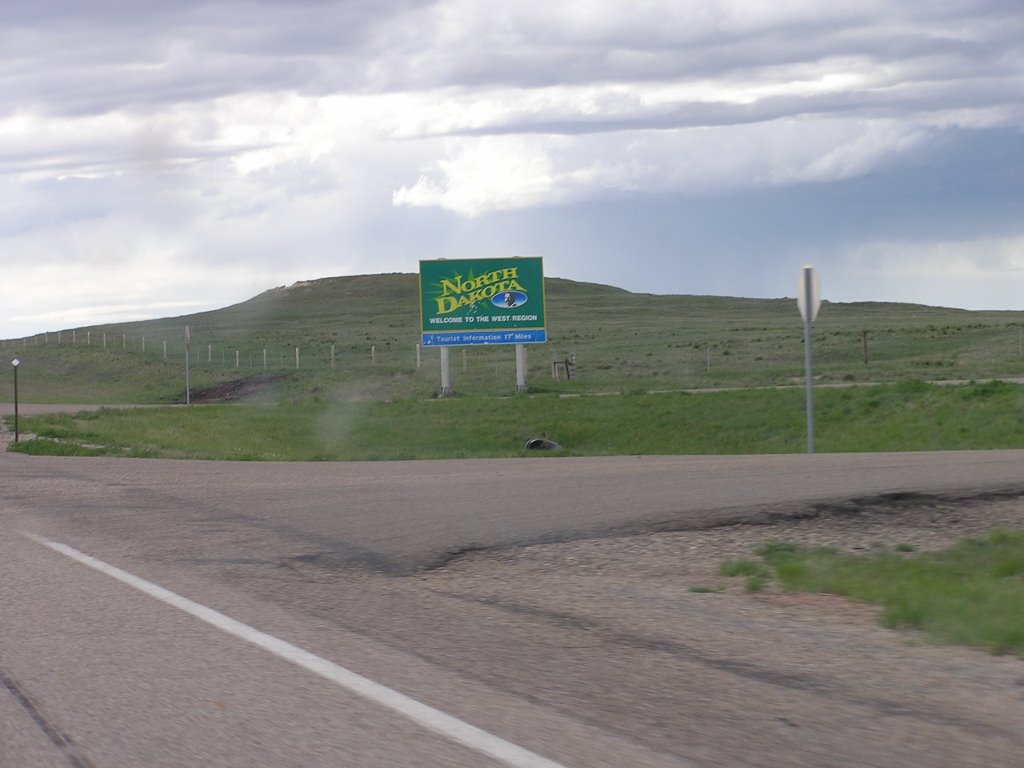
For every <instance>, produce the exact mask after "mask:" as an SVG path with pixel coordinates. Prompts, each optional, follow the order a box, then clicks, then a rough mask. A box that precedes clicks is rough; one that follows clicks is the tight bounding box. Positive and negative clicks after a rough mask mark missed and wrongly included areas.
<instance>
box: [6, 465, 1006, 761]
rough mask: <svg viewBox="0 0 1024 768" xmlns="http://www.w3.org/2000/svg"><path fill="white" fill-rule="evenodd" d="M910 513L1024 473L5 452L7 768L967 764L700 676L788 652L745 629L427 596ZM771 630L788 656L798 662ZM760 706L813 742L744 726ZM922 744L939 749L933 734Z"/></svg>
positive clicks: (776, 678)
mask: <svg viewBox="0 0 1024 768" xmlns="http://www.w3.org/2000/svg"><path fill="white" fill-rule="evenodd" d="M922 493H923V494H933V495H942V496H947V497H957V496H976V495H978V494H986V493H995V494H1007V495H1019V494H1024V452H1022V451H993V452H977V453H975V452H971V453H932V454H871V455H817V456H759V457H642V458H639V457H625V458H594V459H570V458H538V459H526V460H513V461H488V460H468V461H458V462H395V463H352V464H256V463H251V464H249V463H237V464H224V463H202V462H185V461H182V462H173V461H154V460H113V459H49V458H35V457H25V456H19V455H14V454H0V617H2V619H0V766H5V767H6V766H12V767H14V766H18V767H19V768H21V767H29V766H37V765H38V766H50V765H53V766H62V767H63V766H67V765H72V766H78V767H79V768H81V767H82V766H85V767H88V766H93V767H95V768H99V767H100V766H104V767H106V766H138V765H147V766H161V765H167V766H182V765H210V766H231V765H275V766H288V765H295V766H313V765H324V766H327V765H332V766H335V765H352V766H370V767H371V768H372V767H373V766H400V765H410V766H424V765H437V766H463V765H465V766H489V765H523V766H527V765H528V766H548V767H549V768H550V767H551V766H559V765H563V766H605V765H606V766H646V765H649V766H698V765H699V766H704V765H730V764H747V765H760V764H763V765H778V764H782V763H780V762H779V761H780V760H784V762H785V763H786V764H791V765H828V764H833V763H829V762H828V760H829V759H831V758H830V757H829V756H830V755H832V756H833V757H834V756H836V755H839V754H843V750H846V753H845V754H843V761H842V762H843V764H844V765H861V764H863V765H887V764H888V765H891V764H900V765H913V764H920V765H944V764H949V765H965V764H970V760H969V759H968V760H965V757H964V754H961V753H958V752H956V751H955V750H952V749H944V748H942V747H941V746H940V747H939V748H937V749H933V750H932V751H931V752H929V751H927V750H925V751H924V752H910V753H907V754H908V755H909V757H907V756H905V757H904V758H903V759H901V762H898V763H893V762H887V757H886V756H887V755H888V759H892V756H893V754H896V753H894V752H893V751H882V752H881V753H878V754H876V753H875V752H873V751H872V748H871V746H870V744H868V743H865V740H867V741H868V742H870V741H871V739H870V738H869V736H870V734H872V733H874V729H877V728H881V727H883V726H882V725H881V724H880V722H878V721H877V720H878V718H879V717H881V716H882V715H885V705H881V704H880V705H878V706H877V707H875V708H874V709H871V708H870V707H869V709H871V714H870V716H869V715H866V714H864V712H861V711H860V710H858V709H857V707H861V706H862V704H863V702H862V701H860V702H858V701H852V700H850V699H849V697H848V698H847V699H843V700H842V701H838V702H837V701H831V703H830V704H829V705H830V706H833V707H835V710H834V713H833V715H834V716H835V717H842V718H847V719H849V720H850V722H857V723H860V722H861V721H863V725H862V726H858V729H859V730H858V729H854V730H853V731H851V733H853V734H854V735H852V736H846V737H844V738H840V736H839V735H838V733H837V732H836V731H835V729H834V728H832V729H830V727H829V722H828V716H827V715H826V710H825V709H823V707H825V705H826V702H823V701H821V700H820V698H821V690H825V689H827V687H828V686H826V685H818V686H817V688H819V689H821V690H819V691H817V693H816V694H815V695H816V696H818V698H813V699H808V700H807V701H804V700H803V699H800V698H799V697H801V696H805V695H808V691H812V692H813V691H814V690H815V686H814V685H811V684H810V683H809V682H807V680H809V678H808V679H807V680H805V681H804V682H806V683H807V684H806V685H804V684H803V683H801V682H800V680H803V678H800V677H799V676H794V675H793V673H792V670H789V671H780V670H777V669H776V670H773V669H772V668H771V667H770V665H768V666H765V668H764V669H761V668H760V666H758V665H761V664H766V663H767V662H765V661H764V660H763V659H760V660H757V661H756V663H755V661H752V660H750V659H747V660H744V661H743V662H742V663H741V662H739V661H736V659H733V660H732V661H729V660H728V659H725V660H724V661H722V660H719V661H716V662H715V663H714V664H709V663H707V659H708V658H710V657H711V656H714V654H715V653H716V652H717V651H715V646H716V644H719V643H721V642H722V639H721V638H722V637H724V636H725V635H729V636H735V637H740V636H743V635H744V634H746V635H750V637H751V640H752V641H753V640H756V636H757V634H758V633H764V636H765V637H771V636H773V631H774V630H773V628H772V627H766V626H749V625H745V624H744V623H743V622H742V621H738V622H737V620H733V619H731V620H730V621H731V622H732V623H731V624H730V625H729V627H730V628H729V629H728V630H723V633H722V634H720V635H719V636H718V639H715V638H714V637H710V638H709V637H705V636H701V637H702V639H701V637H698V636H696V635H695V636H694V638H693V639H692V641H691V642H690V643H689V644H684V646H685V647H683V651H685V652H683V651H680V653H677V654H676V655H672V649H671V645H670V644H669V645H666V643H665V642H663V641H659V642H653V641H651V640H650V639H649V638H648V640H646V641H644V642H639V641H638V642H632V641H631V642H630V643H629V644H628V651H625V650H623V649H622V648H621V647H619V646H614V647H611V646H607V644H605V643H602V642H595V628H594V627H593V626H590V625H588V624H586V623H585V622H582V621H576V622H575V623H574V622H573V620H572V619H571V618H567V617H566V616H552V615H544V614H543V612H541V611H537V610H526V609H523V608H522V607H520V608H516V607H515V606H512V607H510V606H509V605H508V604H507V603H506V604H503V605H499V604H497V603H495V602H494V601H491V602H488V601H486V600H479V599H475V598H468V597H467V595H468V594H469V593H470V592H472V590H471V589H470V588H469V587H470V586H471V585H466V586H465V588H464V589H462V588H460V589H446V590H440V591H439V590H438V589H436V588H435V587H434V586H431V585H425V579H424V577H423V575H422V574H424V573H425V572H426V571H427V570H429V569H431V568H433V567H435V566H437V565H439V564H442V563H444V562H445V561H446V560H448V559H449V558H450V557H451V556H452V555H456V554H459V553H462V552H466V551H471V550H476V549H490V548H506V547H511V546H514V545H517V544H524V543H530V542H538V541H540V542H544V541H562V540H568V539H575V538H579V537H593V536H604V535H608V534H612V533H616V532H620V533H621V532H629V531H641V530H672V529H685V528H689V527H700V526H710V525H716V524H720V523H722V522H723V521H739V520H748V521H760V522H764V521H767V520H770V519H771V517H772V516H778V515H811V514H816V513H819V512H821V511H823V510H829V509H837V508H838V509H851V510H852V509H855V508H856V506H857V504H859V503H863V500H864V499H868V498H877V497H879V496H885V495H889V498H892V499H893V500H898V499H899V498H901V497H905V495H906V494H922ZM858 499H859V500H861V501H857V500H858ZM64 547H70V548H72V549H65V548H64ZM79 553H82V554H79ZM637 556H638V557H642V553H638V555H637ZM88 557H91V558H96V559H97V560H96V561H90V560H88ZM111 568H113V569H119V570H112V569H111ZM104 569H105V570H104ZM133 580H134V581H133ZM138 580H142V581H138ZM150 585H154V586H150ZM161 589H163V590H167V592H162V591H161ZM521 590H522V591H523V592H524V593H525V592H527V591H528V590H529V585H528V584H523V585H522V586H521ZM527 597H528V596H527V595H525V594H524V596H523V603H522V604H523V605H525V604H527V603H528V602H529V601H528V599H527ZM183 598H187V600H190V601H192V602H187V601H184V600H183ZM609 599H611V598H609ZM614 599H616V600H621V599H622V596H621V594H620V595H618V596H617V597H614ZM705 619H707V620H708V621H709V622H711V617H705ZM233 622H234V623H233ZM712 623H713V622H712ZM808 631H811V630H808ZM779 632H781V634H780V635H779V636H778V637H776V639H775V640H774V641H773V642H778V643H786V642H789V641H788V640H785V639H784V638H785V637H787V636H788V635H786V631H783V630H779ZM641 634H642V633H641ZM790 640H792V638H790ZM794 642H797V641H794ZM799 642H802V641H799ZM826 642H830V641H829V640H828V639H827V638H825V637H823V638H822V643H826ZM700 643H710V644H711V647H709V648H701V647H700V645H699V644H700ZM781 647H782V646H781V645H780V648H781ZM581 649H584V650H581ZM747 652H748V651H744V652H743V653H747ZM735 653H736V654H740V651H739V650H736V651H735ZM665 654H669V657H668V658H666V657H665ZM680 654H681V655H680ZM792 663H796V662H792ZM755 667H756V669H755ZM979 674H982V673H979ZM365 681H373V682H372V683H369V684H368V683H366V682H365ZM794 681H796V682H794ZM374 684H376V685H377V686H379V687H377V688H375V687H374ZM367 685H369V688H367ZM805 688H806V690H804V689H805ZM405 697H411V698H410V699H406V698H405ZM780 697H789V698H785V702H789V703H788V704H787V703H785V702H784V701H783V698H780ZM793 697H797V698H796V699H793ZM410 701H411V702H412V703H409V702H410ZM772 701H775V702H776V704H777V706H779V707H782V706H789V707H793V708H794V711H799V712H801V713H804V714H806V715H807V717H808V718H809V719H814V720H815V721H816V722H817V728H818V730H817V731H813V730H810V729H805V732H804V735H803V736H802V737H799V738H798V737H797V736H795V735H794V734H795V731H792V730H788V731H785V732H784V733H781V734H780V733H776V732H775V731H773V730H771V728H773V727H775V726H774V725H773V726H771V727H769V726H765V729H764V730H759V728H758V727H753V725H752V724H754V723H755V722H756V721H757V717H756V713H757V712H758V711H760V709H761V707H763V706H764V705H765V702H772ZM875 710H878V711H875ZM711 712H713V713H714V716H713V719H709V718H710V715H709V714H708V713H711ZM879 712H881V713H882V715H879ZM1017 715H1019V712H1013V711H1011V712H1010V714H1009V717H1010V718H1011V720H1010V721H1009V722H1010V723H1011V724H1012V723H1013V722H1016V720H1014V718H1016V717H1017ZM858 718H860V719H859V720H858ZM872 718H874V719H872ZM471 726H472V727H471ZM922 727H924V726H922ZM927 727H929V728H933V729H935V731H936V733H937V734H938V733H940V732H942V728H943V727H945V728H946V731H949V728H950V724H949V723H946V724H945V726H943V723H942V717H940V716H938V715H934V714H933V715H932V716H931V720H930V721H928V722H927ZM992 727H993V734H992V736H991V738H992V739H994V740H995V741H996V742H998V743H999V744H1001V745H1002V746H1001V747H1000V748H1001V749H1003V750H1004V751H1002V752H997V753H996V754H997V755H999V754H1006V753H1007V749H1008V747H1007V745H1010V746H1011V747H1013V748H1016V747H1017V746H1020V745H1019V744H1018V743H1017V742H1014V740H1013V739H1014V736H1013V733H1014V728H1013V727H1010V726H1007V727H1000V728H996V727H995V726H992ZM475 729H478V730H475ZM742 733H745V734H747V735H746V736H744V737H742V738H740V737H738V736H737V734H742ZM929 733H930V731H929ZM814 734H817V735H814ZM830 734H831V736H830ZM801 738H802V739H804V741H801V740H800V739H801ZM936 738H938V737H936ZM744 739H746V740H747V741H748V742H749V743H744ZM833 741H834V743H833ZM878 743H879V744H881V743H882V742H878ZM939 743H940V742H936V744H939ZM744 744H745V745H744ZM814 745H817V746H814ZM823 745H824V746H823ZM886 749H887V750H892V749H897V746H892V747H889V746H887V747H886ZM900 754H902V753H900ZM967 754H968V756H970V755H972V754H977V755H980V756H982V757H984V759H985V761H986V762H981V761H979V763H978V764H986V765H993V764H996V765H997V764H999V763H998V760H995V761H993V758H992V756H991V755H987V754H984V753H983V752H968V753H967ZM915 756H917V757H919V758H920V760H921V762H919V763H915V762H913V760H914V759H917V757H915ZM944 760H946V761H947V762H944ZM1006 764H1007V765H1009V764H1011V763H1006Z"/></svg>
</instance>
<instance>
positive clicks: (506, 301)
mask: <svg viewBox="0 0 1024 768" xmlns="http://www.w3.org/2000/svg"><path fill="white" fill-rule="evenodd" d="M526 299H527V296H526V294H525V293H524V292H523V291H502V292H501V293H496V294H494V295H493V296H492V297H491V304H493V305H494V306H496V307H501V308H502V309H515V308H516V307H521V306H523V304H525V303H526Z"/></svg>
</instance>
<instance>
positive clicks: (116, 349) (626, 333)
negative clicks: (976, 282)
mask: <svg viewBox="0 0 1024 768" xmlns="http://www.w3.org/2000/svg"><path fill="white" fill-rule="evenodd" d="M546 289H547V316H548V329H549V333H550V338H551V340H550V342H549V343H548V344H545V345H535V346H531V347H530V350H529V365H530V376H529V380H530V387H531V390H532V391H534V392H558V393H565V394H570V393H579V394H587V393H598V392H602V393H603V392H638V391H649V390H665V389H686V388H719V387H743V386H770V385H784V384H791V383H799V382H800V381H802V376H803V341H802V334H803V331H802V324H801V321H800V317H799V314H798V313H797V309H796V302H795V301H794V300H793V299H770V300H769V299H738V298H726V297H714V296H661V295H649V294H634V293H630V292H628V291H624V290H621V289H618V288H612V287H609V286H603V285H594V284H588V283H578V282H573V281H570V280H563V279H558V278H549V279H547V281H546ZM418 311H419V306H418V286H417V276H416V275H411V274H392V275H362V276H352V277H334V278H325V279H320V280H311V281H307V282H301V283H296V284H294V285H291V286H288V287H282V288H275V289H272V290H269V291H266V292H264V293H261V294H260V295H258V296H256V297H254V298H252V299H250V300H248V301H245V302H242V303H240V304H236V305H234V306H231V307H227V308H225V309H221V310H217V311H212V312H203V313H198V314H194V315H186V316H182V317H175V318H163V319H158V320H150V321H145V322H135V323H125V324H117V325H103V326H91V327H83V328H76V329H65V330H61V331H60V332H59V334H58V333H57V332H50V333H47V334H40V335H37V336H34V337H30V338H28V339H19V340H7V341H4V342H2V345H0V353H2V354H4V355H9V356H11V357H13V356H15V355H16V356H17V357H19V358H20V359H21V360H22V361H23V366H22V368H21V369H20V373H19V383H20V387H21V389H20V396H21V398H22V400H23V402H80V403H104V402H110V403H114V402H126V403H172V402H182V401H183V400H184V394H185V384H184V372H183V371H184V327H185V325H188V326H189V327H190V329H191V334H192V354H191V370H192V385H193V392H195V393H196V394H197V395H198V396H200V398H201V397H202V396H204V395H206V396H207V397H209V398H216V397H218V396H225V395H227V396H232V395H238V394H242V395H243V396H245V397H248V398H250V399H253V398H255V399H267V400H275V401H277V400H282V399H283V400H288V401H302V400H307V399H317V398H319V399H327V400H335V399H336V400H388V399H405V398H430V397H432V396H433V395H434V394H435V393H436V390H437V388H438V383H439V368H438V356H439V353H438V351H437V350H436V349H433V350H425V351H423V352H422V355H421V361H422V365H421V367H419V368H417V364H416V363H417V352H416V344H417V342H418V341H419V332H418V331H419V328H418V322H419V320H418V318H419V315H418ZM1022 329H1024V312H970V311H965V310H956V309H945V308H937V307H926V306H920V305H910V304H889V303H852V304H837V303H828V302H826V303H825V304H824V305H823V306H822V309H821V312H820V314H819V317H818V320H817V322H816V323H815V325H814V357H815V373H816V374H817V376H818V379H819V381H821V382H823V383H828V382H836V383H838V382H857V381H894V380H901V379H908V378H910V379H928V380H934V379H981V378H992V377H1018V376H1024V356H1022V354H1021V353H1022V348H1021V339H1022ZM865 336H866V343H867V356H868V362H867V363H865V362H864V354H865V352H864V350H865ZM296 348H298V351H299V361H298V366H297V367H296V352H295V350H296ZM332 348H333V367H332ZM552 355H555V356H557V358H558V359H564V358H566V357H568V356H570V355H575V359H576V362H577V378H576V380H574V381H566V380H565V379H564V377H563V378H562V379H561V380H559V381H555V380H553V378H552V376H551V362H552ZM452 367H453V378H454V383H455V389H456V392H457V393H458V394H460V395H489V396H497V395H505V394H509V393H511V391H512V389H513V386H514V382H515V374H514V371H515V362H514V356H513V350H512V348H511V347H479V348H468V349H466V350H465V352H462V351H458V350H456V351H455V352H454V353H453V355H452ZM10 379H11V377H10V376H2V377H0V400H8V401H9V399H10V398H11V396H12V393H11V381H10ZM242 382H245V383H246V384H245V386H243V385H242Z"/></svg>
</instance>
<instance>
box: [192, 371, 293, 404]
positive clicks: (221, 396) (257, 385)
mask: <svg viewBox="0 0 1024 768" xmlns="http://www.w3.org/2000/svg"><path fill="white" fill-rule="evenodd" d="M287 378H288V377H287V376H249V377H246V378H243V379H233V380H231V381H225V382H221V383H220V384H214V385H213V386H211V387H203V388H202V389H193V390H192V402H193V403H227V402H234V401H237V400H248V399H251V398H253V397H256V396H258V395H261V394H263V393H265V392H267V391H268V390H269V389H271V388H272V387H274V386H275V385H277V384H280V383H281V382H282V381H285V380H286V379H287Z"/></svg>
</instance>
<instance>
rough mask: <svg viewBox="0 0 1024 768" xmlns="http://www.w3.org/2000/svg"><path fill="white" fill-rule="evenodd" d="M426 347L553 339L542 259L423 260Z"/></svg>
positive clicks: (421, 291)
mask: <svg viewBox="0 0 1024 768" xmlns="http://www.w3.org/2000/svg"><path fill="white" fill-rule="evenodd" d="M420 319H421V322H422V326H421V331H422V334H423V346H425V347H458V346H464V345H468V344H536V343H540V342H544V341H547V330H546V329H545V324H544V265H543V259H540V258H533V257H531V258H508V259H457V260H452V261H449V260H447V259H439V260H436V261H421V262H420Z"/></svg>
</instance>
